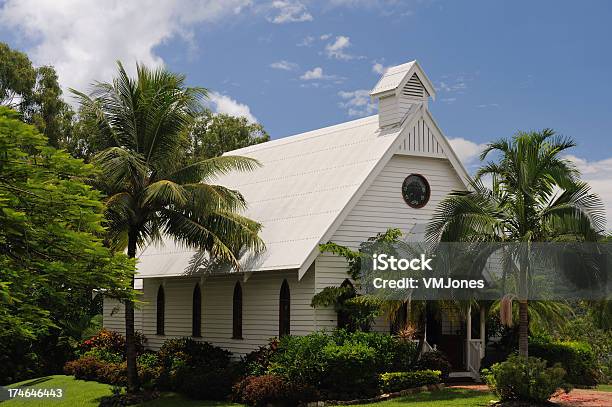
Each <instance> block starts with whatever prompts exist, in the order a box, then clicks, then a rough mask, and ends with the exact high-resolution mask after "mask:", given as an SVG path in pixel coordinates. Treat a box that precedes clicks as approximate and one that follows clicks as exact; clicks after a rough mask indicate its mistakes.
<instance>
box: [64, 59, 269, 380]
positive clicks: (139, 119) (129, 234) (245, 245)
mask: <svg viewBox="0 0 612 407" xmlns="http://www.w3.org/2000/svg"><path fill="white" fill-rule="evenodd" d="M136 71H137V74H136V77H135V78H131V77H130V76H129V75H128V74H127V72H126V71H125V69H124V67H123V65H122V64H121V63H120V62H119V63H118V74H117V77H116V78H115V79H114V80H113V81H112V82H111V83H101V82H97V83H95V84H94V87H93V90H92V92H91V93H90V95H86V94H84V93H82V92H78V91H76V90H72V92H73V93H74V94H75V95H76V96H77V97H78V100H79V103H80V104H81V107H82V109H81V111H82V112H84V113H85V114H88V115H91V116H90V117H91V118H93V119H95V121H96V123H97V125H98V128H99V130H100V134H101V135H102V136H103V137H104V138H105V139H106V140H110V141H111V142H112V146H111V147H108V148H106V149H105V150H103V151H101V152H99V153H98V154H96V155H95V156H94V157H93V160H92V162H93V163H94V164H95V165H96V166H97V167H98V168H99V169H100V176H99V177H97V178H96V179H95V181H94V184H95V185H96V186H97V187H98V188H99V189H100V190H102V191H103V192H105V193H106V194H107V198H106V201H105V202H106V216H107V219H108V225H107V226H108V235H107V243H108V244H109V246H111V247H113V248H114V249H117V250H123V249H125V248H126V247H127V254H128V256H129V257H132V258H134V257H136V252H137V250H138V249H139V248H140V249H142V248H144V247H145V246H146V245H147V244H149V243H151V242H154V241H161V240H162V237H168V238H171V239H174V240H176V241H178V242H179V243H181V244H183V245H186V246H191V247H194V248H198V249H200V250H203V251H206V252H207V253H208V254H209V255H210V256H211V257H212V258H216V259H217V258H218V259H223V260H226V261H228V262H230V263H231V264H232V265H233V266H235V267H239V263H238V258H239V256H238V252H239V251H240V250H242V249H244V250H253V251H258V250H261V249H262V248H263V242H262V241H261V239H260V238H259V236H258V233H259V230H260V227H261V226H260V224H258V223H257V222H254V221H252V220H250V219H248V218H246V217H244V216H241V215H239V214H238V212H239V211H241V210H243V209H244V208H245V207H246V202H245V200H244V198H243V196H242V195H241V194H240V193H239V192H238V191H235V190H231V189H229V188H226V187H223V186H219V185H214V184H211V183H210V182H211V180H212V179H214V177H215V176H218V175H222V174H225V173H228V172H230V171H236V170H237V171H247V170H251V169H254V168H255V167H256V166H257V165H258V163H257V161H255V160H253V159H250V158H245V157H238V156H223V157H215V158H210V159H206V160H201V161H195V162H193V161H191V160H189V159H188V157H187V155H188V153H187V149H186V148H185V146H186V145H188V139H187V134H186V133H187V130H188V128H189V127H190V125H191V124H192V123H193V120H194V117H195V116H196V115H197V114H198V112H200V111H201V110H202V106H201V103H200V99H201V98H202V97H205V96H206V90H205V89H203V88H194V87H187V86H186V85H185V77H184V76H183V75H178V74H174V73H171V72H168V71H167V70H165V69H154V70H151V69H148V68H147V67H145V66H143V65H137V67H136ZM125 321H126V343H127V363H128V383H129V386H128V387H129V390H130V391H133V390H135V389H136V388H137V370H136V353H135V350H134V305H133V302H132V301H126V303H125Z"/></svg>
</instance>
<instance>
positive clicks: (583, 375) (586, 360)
mask: <svg viewBox="0 0 612 407" xmlns="http://www.w3.org/2000/svg"><path fill="white" fill-rule="evenodd" d="M529 356H534V357H539V358H542V359H544V360H546V361H547V362H548V365H549V366H551V365H554V364H556V363H559V364H561V366H562V367H563V369H565V371H566V372H567V376H566V377H565V380H566V381H568V382H569V383H571V384H574V385H578V386H595V385H597V384H598V382H599V380H600V376H601V375H600V372H599V370H598V368H597V359H596V357H595V352H593V349H592V348H591V346H590V345H589V344H588V343H586V342H577V341H571V342H570V341H567V342H559V341H549V340H546V339H545V338H532V340H531V341H530V342H529Z"/></svg>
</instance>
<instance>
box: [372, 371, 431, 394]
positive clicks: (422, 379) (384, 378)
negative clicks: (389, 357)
mask: <svg viewBox="0 0 612 407" xmlns="http://www.w3.org/2000/svg"><path fill="white" fill-rule="evenodd" d="M441 376H442V373H441V372H440V371H439V370H417V371H414V372H391V373H383V374H381V375H380V389H381V390H382V391H383V392H385V393H390V392H394V391H400V390H405V389H409V388H411V387H419V386H425V385H428V384H437V383H440V379H441Z"/></svg>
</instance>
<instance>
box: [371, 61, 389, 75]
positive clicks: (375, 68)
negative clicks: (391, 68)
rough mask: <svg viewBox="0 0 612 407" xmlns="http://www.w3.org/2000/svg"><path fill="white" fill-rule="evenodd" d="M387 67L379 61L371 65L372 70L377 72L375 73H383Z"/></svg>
mask: <svg viewBox="0 0 612 407" xmlns="http://www.w3.org/2000/svg"><path fill="white" fill-rule="evenodd" d="M387 69H388V68H387V67H385V66H384V65H383V64H381V63H380V62H375V63H374V65H372V72H374V73H377V74H380V75H382V74H384V73H385V72H386V71H387Z"/></svg>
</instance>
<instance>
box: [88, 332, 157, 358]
mask: <svg viewBox="0 0 612 407" xmlns="http://www.w3.org/2000/svg"><path fill="white" fill-rule="evenodd" d="M146 341H147V339H146V338H145V336H144V335H143V334H142V333H140V332H138V331H137V332H135V344H136V353H137V354H138V355H140V354H141V353H143V352H144V344H145V343H146ZM94 349H97V350H104V351H108V352H110V353H113V354H120V355H122V358H125V337H124V336H123V335H121V334H120V333H119V332H115V331H109V330H107V329H102V330H101V331H100V332H98V334H97V335H95V336H92V337H91V338H89V339H87V340H84V341H83V342H81V343H80V344H79V352H80V354H81V355H84V354H85V353H87V352H88V351H91V350H94Z"/></svg>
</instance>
